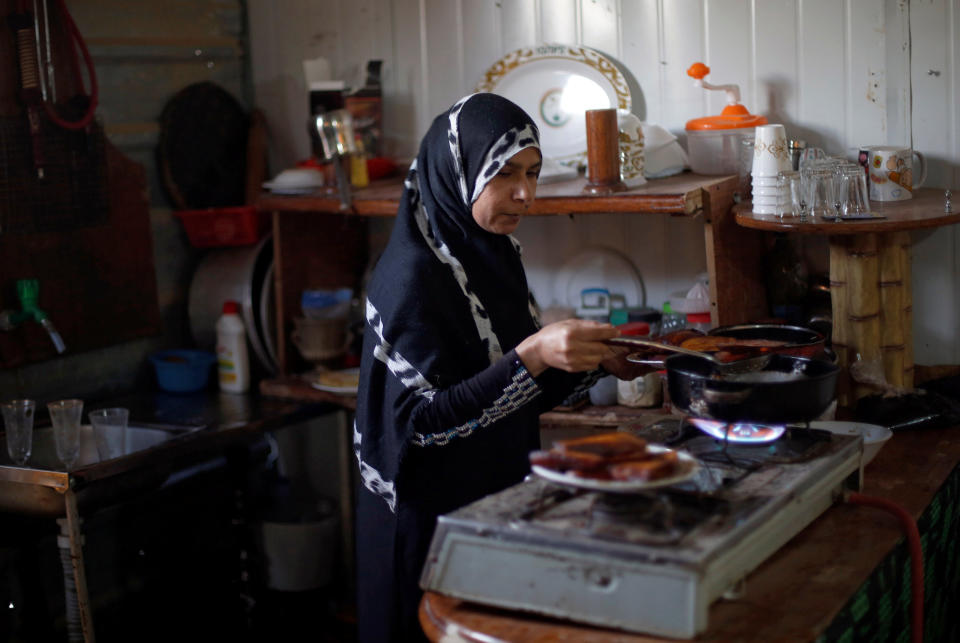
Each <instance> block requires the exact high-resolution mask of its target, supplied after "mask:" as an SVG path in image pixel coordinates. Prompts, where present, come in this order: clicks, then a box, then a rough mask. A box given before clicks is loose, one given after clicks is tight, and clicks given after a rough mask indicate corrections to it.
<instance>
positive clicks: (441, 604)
mask: <svg viewBox="0 0 960 643" xmlns="http://www.w3.org/2000/svg"><path fill="white" fill-rule="evenodd" d="M958 462H960V427H955V428H950V429H938V430H922V431H913V432H905V433H898V434H896V435H894V437H893V438H892V439H891V440H890V441H889V442H888V443H887V444H886V446H884V448H883V449H882V450H881V451H880V453H879V454H878V455H877V457H876V459H875V460H874V461H873V462H871V463H870V464H869V465H868V466H867V467H866V469H865V483H864V488H863V493H866V494H870V495H874V496H879V497H883V498H886V499H888V500H891V501H894V502H896V503H898V504H900V505H901V506H902V507H903V508H905V509H906V510H907V511H908V512H909V513H910V515H912V516H913V517H914V518H917V517H919V516H920V515H921V514H922V513H923V511H924V509H925V508H926V507H927V505H928V504H929V503H930V501H931V499H932V498H933V496H934V494H935V493H936V492H937V490H938V489H939V488H940V486H941V485H942V484H943V483H944V481H945V480H946V479H947V477H948V476H949V475H950V473H951V472H952V471H953V469H954V467H955V466H956V465H957V463H958ZM901 537H902V533H901V530H900V528H899V525H898V523H897V521H896V520H895V519H894V517H893V516H891V515H890V514H888V513H886V512H883V511H880V510H877V509H873V508H868V507H864V506H858V505H851V504H837V505H834V506H833V507H831V508H830V509H828V510H827V511H826V512H825V513H823V514H822V515H821V516H820V517H819V518H818V519H817V520H815V521H814V522H813V523H811V524H810V525H809V526H808V527H807V528H806V529H804V530H803V531H801V532H800V533H799V534H798V535H797V536H796V537H794V538H793V539H792V540H791V541H790V542H788V543H787V544H786V545H784V546H783V547H782V548H781V549H780V550H778V551H777V552H776V553H775V554H774V555H773V556H771V557H770V558H769V559H767V560H766V561H765V562H764V563H762V564H761V565H760V566H759V567H758V568H757V569H756V570H754V572H753V573H752V574H750V575H749V576H748V577H747V582H746V587H745V593H744V595H743V596H742V597H741V598H738V599H736V600H724V599H721V600H719V601H717V602H716V603H714V604H713V605H712V606H711V607H710V615H709V625H708V629H707V631H706V632H705V633H704V634H703V635H702V636H700V637H698V638H697V639H696V640H697V641H810V640H814V639H816V638H817V636H818V635H820V634H821V633H822V632H823V631H824V630H825V629H826V628H827V626H828V625H829V624H830V623H831V622H832V621H833V619H834V618H835V617H836V615H837V614H838V613H839V612H840V610H841V609H842V608H843V607H844V605H845V604H846V602H847V600H848V599H849V598H850V597H851V596H852V595H853V594H854V593H855V592H856V591H857V590H858V588H860V586H861V585H862V584H863V583H864V581H865V580H866V579H867V578H868V576H869V575H870V574H871V572H872V571H873V570H874V569H875V568H876V567H877V566H878V565H879V564H880V563H881V562H882V561H883V560H884V558H885V557H886V556H887V555H888V554H889V553H890V552H891V551H892V550H893V548H894V546H895V545H896V544H897V542H898V541H899V540H900V539H901ZM637 600H643V597H637ZM420 623H421V625H422V626H423V628H424V631H425V632H426V633H427V635H428V637H429V638H430V639H431V640H432V641H440V640H454V639H456V640H464V641H492V640H497V641H501V640H502V641H542V642H547V641H591V642H592V643H614V642H616V643H627V642H630V643H633V642H637V643H640V642H642V641H661V640H674V639H660V638H657V637H648V636H644V635H639V634H631V633H625V632H621V631H613V630H604V629H600V628H596V627H591V626H588V625H579V624H573V623H569V622H565V621H560V620H555V619H550V618H547V617H544V616H538V615H532V614H526V613H521V612H514V611H509V610H502V609H496V608H490V607H485V606H480V605H477V604H473V603H468V602H465V601H461V600H458V599H455V598H451V597H448V596H443V595H440V594H437V593H433V592H427V593H426V594H425V595H424V597H423V600H422V601H421V604H420ZM458 637H459V638H458Z"/></svg>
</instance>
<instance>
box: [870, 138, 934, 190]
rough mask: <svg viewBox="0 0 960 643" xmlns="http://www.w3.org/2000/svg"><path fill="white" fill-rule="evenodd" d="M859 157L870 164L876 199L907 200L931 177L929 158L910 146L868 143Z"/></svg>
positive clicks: (871, 187) (871, 188)
mask: <svg viewBox="0 0 960 643" xmlns="http://www.w3.org/2000/svg"><path fill="white" fill-rule="evenodd" d="M857 159H858V161H859V163H860V164H861V165H863V166H864V167H866V168H867V176H868V178H869V183H870V199H871V200H872V201H906V200H907V199H909V198H911V197H913V190H914V188H918V187H920V186H921V185H923V182H924V180H926V178H927V162H926V159H925V158H924V157H923V154H921V153H920V152H915V151H913V150H911V149H910V148H909V147H897V146H895V145H868V146H865V147H862V148H860V153H859V155H858V157H857Z"/></svg>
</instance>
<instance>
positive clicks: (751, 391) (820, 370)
mask: <svg viewBox="0 0 960 643" xmlns="http://www.w3.org/2000/svg"><path fill="white" fill-rule="evenodd" d="M769 357H770V360H769V363H768V364H767V365H766V366H765V367H764V368H762V369H760V370H756V371H752V372H747V373H729V372H727V373H725V372H722V371H719V370H718V369H717V368H715V366H714V364H713V363H711V362H710V361H708V360H705V359H703V358H702V356H699V355H698V356H692V355H672V356H670V357H668V358H667V360H666V366H667V390H668V391H669V394H670V400H671V402H672V403H673V405H674V406H676V407H677V408H679V409H680V410H682V411H684V412H686V413H689V414H690V415H692V416H694V417H700V418H708V419H713V420H723V421H725V422H769V423H776V424H786V423H790V422H810V421H812V420H815V419H816V418H818V417H820V415H821V414H822V413H823V412H824V411H825V410H826V409H827V407H829V406H830V403H831V402H832V401H833V400H834V398H835V397H836V385H837V374H838V372H839V370H840V369H839V367H838V366H837V365H836V364H833V363H831V362H828V361H825V360H814V359H807V358H804V357H796V356H793V355H780V354H777V353H773V354H769Z"/></svg>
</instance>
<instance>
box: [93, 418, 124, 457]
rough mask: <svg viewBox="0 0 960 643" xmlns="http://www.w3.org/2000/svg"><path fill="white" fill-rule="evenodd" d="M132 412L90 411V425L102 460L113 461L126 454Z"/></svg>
mask: <svg viewBox="0 0 960 643" xmlns="http://www.w3.org/2000/svg"><path fill="white" fill-rule="evenodd" d="M129 418H130V411H129V410H128V409H124V408H119V407H117V408H111V409H99V410H96V411H90V424H92V425H93V436H94V438H95V439H96V442H97V454H99V456H100V460H101V461H103V460H112V459H113V458H119V457H120V456H122V455H123V454H124V453H126V448H127V420H128V419H129Z"/></svg>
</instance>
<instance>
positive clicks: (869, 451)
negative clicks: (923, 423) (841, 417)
mask: <svg viewBox="0 0 960 643" xmlns="http://www.w3.org/2000/svg"><path fill="white" fill-rule="evenodd" d="M810 428H812V429H820V430H823V431H830V432H831V433H838V434H840V435H862V436H863V466H867V465H868V464H869V463H870V462H871V461H872V460H873V459H874V458H875V457H877V453H879V452H880V449H881V448H883V445H884V444H886V443H887V440H889V439H890V438H891V437H893V431H891V430H890V429H888V428H887V427H885V426H880V425H879V424H866V423H864V422H811V423H810Z"/></svg>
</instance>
